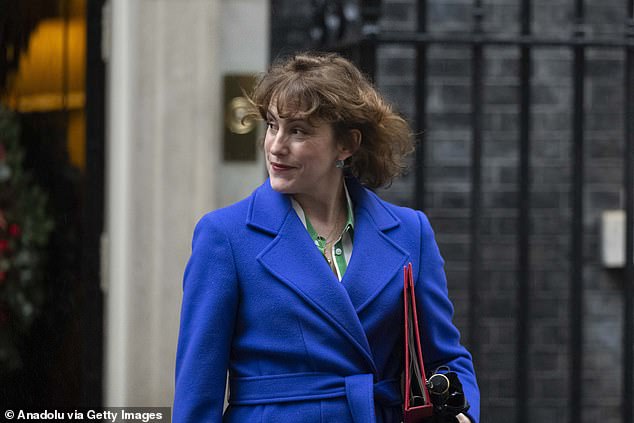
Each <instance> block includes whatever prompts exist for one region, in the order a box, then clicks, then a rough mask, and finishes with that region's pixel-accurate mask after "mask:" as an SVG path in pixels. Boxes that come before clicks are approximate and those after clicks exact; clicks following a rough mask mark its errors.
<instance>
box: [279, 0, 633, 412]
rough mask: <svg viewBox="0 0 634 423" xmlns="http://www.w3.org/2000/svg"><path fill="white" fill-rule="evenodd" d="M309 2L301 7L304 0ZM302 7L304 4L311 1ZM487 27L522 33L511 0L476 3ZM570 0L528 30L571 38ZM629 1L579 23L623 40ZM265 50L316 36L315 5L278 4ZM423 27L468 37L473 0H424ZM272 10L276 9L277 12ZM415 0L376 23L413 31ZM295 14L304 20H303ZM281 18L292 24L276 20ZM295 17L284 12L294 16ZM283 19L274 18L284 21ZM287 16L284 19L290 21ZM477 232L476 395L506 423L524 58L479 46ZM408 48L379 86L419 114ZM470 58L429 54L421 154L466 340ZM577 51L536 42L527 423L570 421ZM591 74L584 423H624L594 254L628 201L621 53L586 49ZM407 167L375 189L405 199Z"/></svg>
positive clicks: (539, 3) (611, 291) (618, 325)
mask: <svg viewBox="0 0 634 423" xmlns="http://www.w3.org/2000/svg"><path fill="white" fill-rule="evenodd" d="M302 3H303V2H302ZM307 3H308V2H307ZM484 3H485V4H484V20H483V24H484V29H485V31H488V32H493V33H504V34H514V33H517V32H518V31H519V25H518V23H517V21H518V13H519V7H518V3H519V2H518V1H516V0H490V1H486V2H484ZM572 3H573V2H572V1H570V0H565V1H564V0H548V1H547V0H535V1H533V8H532V13H533V30H534V31H536V32H538V33H540V34H541V35H545V34H551V35H553V36H563V37H565V36H569V35H570V34H571V33H572V31H573V24H572V22H573V16H574V10H573V4H572ZM623 3H624V2H622V1H616V0H587V1H586V13H587V14H588V19H587V24H586V31H587V33H588V34H589V35H592V36H603V35H608V34H615V33H616V34H622V33H623V28H624V24H623V23H624V18H625V9H624V4H623ZM272 4H273V11H274V14H273V19H272V22H273V37H272V39H273V44H272V52H273V56H275V55H277V54H278V53H279V52H280V51H286V52H288V51H293V50H294V49H300V48H305V47H306V46H308V45H309V43H310V38H309V36H308V34H307V33H306V30H305V28H306V23H307V22H310V19H309V18H308V13H310V7H303V8H301V10H299V9H298V8H297V4H299V3H297V2H293V1H290V0H273V2H272ZM428 4H429V5H428V17H429V28H428V29H429V31H432V32H447V31H449V32H464V31H469V30H470V28H471V26H472V24H471V5H472V1H471V0H429V2H428ZM275 11H277V13H278V14H277V15H276V14H275V13H276V12H275ZM415 12H416V1H413V0H384V1H383V17H382V19H381V27H382V28H383V29H386V30H414V29H415V26H416V22H415V16H416V15H415ZM300 15H301V16H300ZM281 16H286V17H287V18H285V19H282V18H280V17H281ZM290 16H292V18H291V19H288V17H290ZM278 18H279V19H278ZM288 22H292V23H288ZM484 54H485V63H486V64H485V68H484V100H483V104H482V106H481V107H483V108H484V109H483V111H484V134H483V137H484V145H483V154H484V155H483V169H482V177H483V187H482V188H483V198H482V205H483V209H482V211H481V213H482V222H483V234H482V245H481V246H480V247H479V248H480V254H481V257H482V260H483V262H482V280H481V281H480V287H481V292H479V298H480V299H481V303H480V304H478V310H479V311H480V314H479V318H480V330H479V332H480V335H479V339H480V341H481V345H479V351H480V354H479V356H478V357H476V359H477V361H476V366H477V371H478V376H479V382H480V385H481V390H482V417H483V418H482V421H483V422H487V423H507V422H509V421H513V419H514V416H515V407H516V404H517V401H518V399H517V398H516V395H515V367H516V362H515V359H516V335H515V327H516V314H517V301H516V295H517V292H516V290H517V285H518V280H517V274H516V265H517V245H516V243H517V232H518V230H517V217H518V211H517V200H518V187H517V183H518V173H519V171H518V154H519V153H518V143H519V137H518V131H519V130H518V128H519V114H518V105H517V103H518V100H519V79H518V74H519V72H518V69H519V52H518V49H517V48H514V47H487V48H485V50H484ZM415 57H416V56H415V51H414V50H413V49H412V48H411V47H408V46H404V45H398V46H395V45H390V46H382V47H380V48H379V51H378V70H377V74H376V83H377V85H378V86H379V88H380V89H381V90H382V91H383V92H384V94H385V95H386V96H387V97H388V98H389V99H390V100H391V101H392V102H393V103H394V104H395V105H396V106H397V108H398V109H399V110H400V111H401V112H402V113H403V114H404V115H405V116H406V117H408V118H409V119H410V120H411V121H412V122H413V113H414V104H415V98H414V95H415V94H414V91H413V89H412V88H413V86H414V81H415V78H416V75H415V74H414V65H415ZM470 57H471V51H470V49H469V48H465V47H455V46H432V47H430V48H429V49H428V58H429V59H428V62H429V68H428V74H427V76H428V98H427V110H428V121H427V126H426V128H424V130H425V133H426V142H425V145H423V146H421V147H420V148H424V149H425V156H426V158H427V162H426V166H425V176H426V185H425V187H426V192H425V212H426V213H427V214H428V216H429V218H430V220H431V222H432V225H433V226H434V228H435V230H436V234H437V240H438V242H439V245H440V248H441V251H442V253H443V256H444V257H445V259H446V261H447V268H446V270H447V275H448V280H449V290H450V295H451V297H452V299H453V300H454V304H455V306H456V320H455V321H456V324H457V325H458V326H459V327H460V328H461V330H462V333H463V338H464V339H465V340H466V339H468V322H467V310H468V295H469V292H468V277H469V261H468V260H469V251H470V248H471V244H470V236H469V218H470V210H469V205H470V184H471V181H470V176H469V172H470V166H471V158H470V155H471V132H470V131H471V128H470V110H471V106H470V101H471V98H470V77H471V69H470ZM572 58H573V56H572V53H571V51H570V50H569V49H566V48H553V47H550V48H543V47H541V48H535V49H534V50H533V55H532V59H533V71H532V79H531V87H532V101H533V103H532V109H531V112H532V129H531V142H532V145H531V161H532V167H531V172H532V179H531V184H532V185H531V236H530V245H531V248H530V263H531V271H530V289H531V294H530V299H529V300H530V310H531V315H530V318H531V321H530V349H529V369H528V370H529V374H530V375H531V379H530V385H529V386H530V389H529V398H525V399H521V400H522V401H528V403H529V405H530V410H531V412H530V416H529V421H536V422H563V421H567V420H568V418H569V412H568V407H569V404H568V398H569V373H570V370H569V367H570V354H571V352H570V350H569V347H568V343H569V340H570V339H569V333H570V322H569V292H570V283H571V282H570V262H569V261H570V260H569V257H570V242H571V241H570V239H571V235H570V226H571V213H572V211H571V199H570V198H571V197H570V196H571V194H570V189H571V174H572V164H571V160H570V158H571V151H572V143H573V140H572V125H571V121H572V96H573V86H572V72H573V70H572ZM587 59H588V61H587V76H586V80H585V88H586V90H587V91H586V101H585V112H586V116H585V120H584V122H585V125H586V132H585V136H586V148H585V158H586V171H585V180H586V185H585V188H584V190H585V191H584V242H585V251H584V260H585V263H584V269H583V280H582V281H577V282H576V284H577V286H578V289H581V290H583V298H584V331H583V334H584V351H583V354H584V356H583V357H584V360H583V366H584V373H583V382H584V388H583V390H584V398H583V404H584V407H583V413H582V414H583V421H584V422H602V423H613V422H614V423H616V422H620V404H621V379H622V376H621V373H622V365H621V357H622V323H623V322H622V318H623V317H622V316H623V312H622V310H623V302H622V295H623V290H622V287H623V281H622V273H619V272H618V271H606V270H605V269H603V268H602V266H601V264H600V261H599V257H600V256H599V253H600V250H599V247H600V246H599V243H598V233H599V216H600V213H601V211H602V210H605V209H613V208H619V207H622V206H623V200H622V179H623V177H622V169H623V161H622V154H623V129H622V128H623V101H624V98H623V83H622V81H623V69H622V63H623V53H622V52H621V51H619V50H616V49H608V50H606V49H601V50H599V49H588V50H587ZM413 183H414V182H413V174H412V173H410V174H409V175H405V176H404V177H402V178H401V179H399V180H397V181H395V182H394V184H393V185H392V186H391V187H390V188H389V189H387V190H381V191H380V195H381V196H382V197H384V198H385V199H387V200H389V201H393V202H396V203H399V204H403V205H409V206H411V205H413V204H414V201H413V191H414V187H413Z"/></svg>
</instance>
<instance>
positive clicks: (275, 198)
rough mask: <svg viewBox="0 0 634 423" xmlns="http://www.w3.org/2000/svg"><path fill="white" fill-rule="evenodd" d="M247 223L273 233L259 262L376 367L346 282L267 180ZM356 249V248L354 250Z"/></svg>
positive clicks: (287, 200)
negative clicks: (334, 269) (341, 280)
mask: <svg viewBox="0 0 634 423" xmlns="http://www.w3.org/2000/svg"><path fill="white" fill-rule="evenodd" d="M247 224H249V225H250V226H252V227H256V228H259V229H260V230H263V231H265V232H268V233H270V234H271V235H275V238H274V239H273V240H272V241H271V242H270V243H269V244H268V245H267V246H266V247H265V248H264V249H263V250H262V252H261V253H260V254H259V255H258V257H257V259H258V261H259V262H260V263H261V264H262V265H263V266H264V267H265V268H266V269H267V270H268V271H269V272H270V273H271V274H272V275H273V276H274V277H275V278H276V279H278V280H279V281H281V282H282V283H284V284H286V285H287V286H288V287H289V288H290V289H291V290H293V291H294V292H295V293H296V294H297V295H299V296H300V297H301V298H302V299H304V300H305V301H306V302H307V303H308V304H309V305H310V306H312V307H313V308H314V309H315V311H317V312H318V313H320V314H321V315H322V316H323V317H324V318H326V319H327V320H328V321H330V322H331V323H332V324H333V325H334V326H335V327H337V328H338V329H339V330H340V331H341V332H342V334H343V335H344V336H346V337H347V338H348V339H349V340H350V341H351V342H352V344H353V345H355V347H356V348H357V349H358V350H359V352H360V353H361V354H362V356H364V357H365V358H366V359H367V362H368V364H369V365H370V367H371V368H372V370H373V371H376V368H375V364H374V359H373V357H372V353H371V350H370V346H369V344H368V340H367V337H366V334H365V331H364V330H363V327H362V325H361V322H360V321H359V317H358V315H357V313H356V311H355V307H354V305H353V304H352V302H351V297H350V296H349V294H348V292H347V291H346V289H345V288H344V286H343V285H342V284H341V283H340V282H339V281H338V280H337V278H336V277H335V275H334V274H333V272H332V271H331V270H330V268H329V267H328V264H327V263H326V261H325V260H324V258H323V256H322V255H321V253H320V252H319V250H318V249H317V248H306V247H305V246H306V245H310V244H311V243H312V240H311V238H310V235H308V232H307V231H306V229H305V228H304V226H303V225H302V223H301V221H300V220H299V218H298V217H297V215H296V214H295V212H294V211H293V209H292V206H291V203H290V200H289V198H288V197H287V196H285V195H283V194H280V193H277V192H275V191H274V190H273V189H271V187H270V184H269V182H268V180H267V182H265V184H264V185H263V186H262V187H261V188H260V189H258V190H257V191H256V193H255V194H254V196H253V199H252V201H251V205H250V209H249V213H248V218H247ZM353 254H354V249H353Z"/></svg>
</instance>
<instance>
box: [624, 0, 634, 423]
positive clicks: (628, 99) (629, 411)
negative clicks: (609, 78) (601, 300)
mask: <svg viewBox="0 0 634 423" xmlns="http://www.w3.org/2000/svg"><path fill="white" fill-rule="evenodd" d="M626 3H627V6H626V10H627V21H626V30H625V37H626V39H628V40H629V41H630V42H631V41H634V1H633V0H627V1H626ZM624 73H625V78H624V82H625V87H624V88H625V90H624V93H625V116H624V118H625V119H624V120H625V163H624V183H623V185H624V189H625V274H624V281H623V282H624V284H623V285H624V291H625V292H624V296H625V299H624V301H625V306H624V317H623V327H624V334H623V378H624V380H623V422H631V421H633V420H634V409H633V408H632V398H634V47H631V46H630V47H628V48H626V49H625V71H624Z"/></svg>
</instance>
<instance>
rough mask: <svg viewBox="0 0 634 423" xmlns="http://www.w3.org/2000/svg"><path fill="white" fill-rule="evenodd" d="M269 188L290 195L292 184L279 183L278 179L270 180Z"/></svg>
mask: <svg viewBox="0 0 634 423" xmlns="http://www.w3.org/2000/svg"><path fill="white" fill-rule="evenodd" d="M271 188H273V191H277V192H279V193H282V194H292V193H293V192H292V184H289V183H288V182H287V181H280V180H279V179H278V178H271Z"/></svg>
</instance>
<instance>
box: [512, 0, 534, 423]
mask: <svg viewBox="0 0 634 423" xmlns="http://www.w3.org/2000/svg"><path fill="white" fill-rule="evenodd" d="M531 15H532V14H531V1H530V0H522V3H521V12H520V33H521V35H522V36H526V37H529V36H530V35H531ZM519 80H520V81H519V87H520V88H519V174H518V192H519V199H518V219H517V224H518V226H517V234H518V238H517V247H518V248H517V281H518V286H517V307H518V316H517V359H516V360H517V361H516V366H517V370H516V396H517V398H516V404H517V405H516V408H515V410H516V421H517V422H518V423H527V422H528V421H529V420H528V417H529V413H528V411H529V407H528V403H529V401H528V396H529V380H530V379H529V371H528V369H529V354H528V352H529V351H528V350H529V345H530V326H529V320H530V231H531V229H530V226H531V225H530V208H531V202H530V177H531V173H530V172H531V171H530V150H531V46H530V45H526V44H525V45H522V46H520V59H519Z"/></svg>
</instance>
